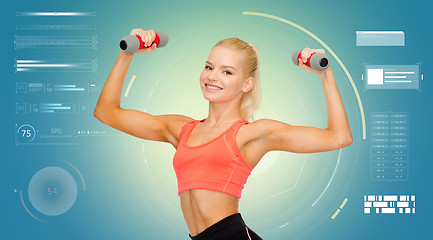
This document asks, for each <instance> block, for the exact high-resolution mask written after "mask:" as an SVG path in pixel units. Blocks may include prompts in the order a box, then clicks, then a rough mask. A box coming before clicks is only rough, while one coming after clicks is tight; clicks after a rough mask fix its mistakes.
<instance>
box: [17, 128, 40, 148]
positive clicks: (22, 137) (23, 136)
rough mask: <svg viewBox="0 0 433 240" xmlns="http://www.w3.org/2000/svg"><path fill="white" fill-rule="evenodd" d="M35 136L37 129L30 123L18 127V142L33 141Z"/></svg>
mask: <svg viewBox="0 0 433 240" xmlns="http://www.w3.org/2000/svg"><path fill="white" fill-rule="evenodd" d="M35 136H36V131H35V129H34V128H33V127H32V126H31V125H29V124H24V125H21V126H20V127H19V128H18V131H17V142H19V143H29V142H31V141H33V139H35Z"/></svg>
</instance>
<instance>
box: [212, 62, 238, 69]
mask: <svg viewBox="0 0 433 240" xmlns="http://www.w3.org/2000/svg"><path fill="white" fill-rule="evenodd" d="M206 63H209V64H211V65H213V64H212V63H211V62H209V61H206ZM223 67H225V68H233V70H236V69H235V68H234V67H232V66H229V65H223Z"/></svg>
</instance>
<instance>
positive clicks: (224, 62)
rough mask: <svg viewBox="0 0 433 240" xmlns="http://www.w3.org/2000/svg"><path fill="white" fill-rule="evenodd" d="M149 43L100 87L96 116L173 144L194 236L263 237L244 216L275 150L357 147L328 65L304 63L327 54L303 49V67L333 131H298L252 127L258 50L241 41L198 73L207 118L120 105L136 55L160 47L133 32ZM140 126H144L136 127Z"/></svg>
mask: <svg viewBox="0 0 433 240" xmlns="http://www.w3.org/2000/svg"><path fill="white" fill-rule="evenodd" d="M131 35H137V36H139V37H141V38H142V39H143V41H144V43H145V46H150V47H149V48H145V49H141V50H139V51H137V52H135V53H131V54H127V53H124V52H123V51H120V53H119V56H118V58H117V60H116V63H115V64H114V67H113V69H112V70H111V73H110V75H109V76H108V79H107V81H106V83H105V85H104V87H103V89H102V92H101V95H100V97H99V100H98V103H97V105H96V108H95V111H94V116H95V117H96V118H97V119H99V120H100V121H101V122H102V123H104V124H107V125H108V126H111V127H113V128H115V129H118V130H120V131H122V132H125V133H128V134H130V135H133V136H135V137H139V138H142V139H146V140H154V141H161V142H167V143H171V144H172V145H173V146H174V148H176V153H175V155H174V159H173V165H174V169H175V172H176V176H177V180H178V190H179V191H178V195H179V197H180V203H181V208H182V212H183V215H184V218H185V222H186V225H187V226H188V229H189V232H190V233H189V237H191V239H224V240H229V239H236V240H241V239H262V238H260V237H259V236H258V235H257V234H256V233H255V232H253V231H252V230H251V229H250V228H249V227H247V225H246V224H245V222H244V221H243V219H242V217H241V214H240V213H239V212H238V207H239V199H240V196H241V191H242V189H243V188H244V184H245V183H246V181H247V178H248V176H249V175H250V173H251V171H252V170H253V168H254V167H255V166H256V165H257V164H258V163H259V161H260V159H261V158H262V157H263V155H265V154H266V153H267V152H269V151H275V150H277V151H289V152H294V153H315V152H325V151H332V150H336V149H340V148H343V147H346V146H348V145H350V144H351V143H352V134H351V131H350V126H349V122H348V120H347V116H346V112H345V109H344V105H343V102H342V100H341V97H340V94H339V92H338V89H337V85H336V83H335V79H334V75H333V72H332V70H331V68H330V67H328V68H327V69H326V70H324V71H316V70H314V69H312V68H311V67H308V66H306V65H305V64H304V63H305V62H306V61H307V58H308V57H310V55H311V54H313V53H316V52H322V53H324V50H323V49H309V48H305V49H304V50H303V51H302V53H301V58H299V59H298V61H299V66H300V67H301V68H303V69H305V70H306V71H309V72H311V73H314V74H317V75H319V77H320V79H321V80H322V84H323V88H324V92H325V98H326V103H327V112H328V128H326V129H319V128H316V127H308V126H292V125H289V124H287V123H284V122H280V121H276V120H272V119H259V120H256V121H253V122H248V120H249V119H251V117H252V115H253V113H254V111H255V110H256V109H257V107H258V105H259V101H260V88H259V87H260V85H259V53H258V51H257V48H256V47H255V46H253V45H251V44H248V43H246V42H244V41H242V40H240V39H238V38H228V39H224V40H221V41H219V42H218V43H217V44H216V45H215V46H214V47H213V48H212V49H211V51H210V54H209V56H208V59H207V61H206V63H205V66H204V68H203V71H202V73H201V75H200V88H201V91H202V92H203V97H204V98H205V99H206V100H207V101H209V113H208V116H207V118H204V119H202V120H194V119H192V118H190V117H187V116H183V115H175V114H168V115H151V114H149V113H145V112H140V111H137V110H132V109H123V108H121V107H120V99H121V93H122V89H123V85H124V79H125V76H126V74H127V71H128V68H129V65H130V63H131V60H132V58H133V57H134V55H135V54H142V53H149V52H152V51H155V50H156V44H152V42H153V40H154V39H155V32H154V31H153V30H148V31H145V30H142V29H133V30H132V31H131ZM137 126H140V127H139V128H137Z"/></svg>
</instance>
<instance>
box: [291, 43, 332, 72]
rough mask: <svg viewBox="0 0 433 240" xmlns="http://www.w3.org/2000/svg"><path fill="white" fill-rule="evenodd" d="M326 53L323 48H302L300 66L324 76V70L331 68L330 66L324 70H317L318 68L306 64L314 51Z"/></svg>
mask: <svg viewBox="0 0 433 240" xmlns="http://www.w3.org/2000/svg"><path fill="white" fill-rule="evenodd" d="M318 52H319V53H325V50H323V49H310V48H305V49H304V50H302V52H301V58H298V62H299V66H300V67H301V68H303V69H305V70H306V71H308V72H312V73H315V74H317V75H319V76H323V75H324V74H325V73H324V71H326V70H328V69H330V67H328V68H327V69H326V70H324V71H317V70H316V69H313V68H312V67H310V66H307V65H305V63H306V62H307V59H308V58H309V57H310V56H311V55H313V53H318Z"/></svg>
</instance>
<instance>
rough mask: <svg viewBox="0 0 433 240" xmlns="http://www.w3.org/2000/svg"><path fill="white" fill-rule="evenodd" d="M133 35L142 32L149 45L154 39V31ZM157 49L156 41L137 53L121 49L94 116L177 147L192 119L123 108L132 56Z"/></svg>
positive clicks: (108, 123)
mask: <svg viewBox="0 0 433 240" xmlns="http://www.w3.org/2000/svg"><path fill="white" fill-rule="evenodd" d="M131 34H136V35H140V36H141V37H142V39H143V41H144V42H145V43H146V44H148V45H150V44H151V43H152V42H153V40H154V39H155V35H154V32H153V31H152V30H149V31H144V30H141V29H134V30H133V31H132V32H131ZM155 50H156V44H153V45H152V47H151V48H146V49H141V50H140V51H139V52H136V53H125V52H123V51H120V53H119V56H118V57H117V60H116V62H115V64H114V66H113V69H112V70H111V72H110V74H109V76H108V78H107V81H106V82H105V85H104V87H103V89H102V91H101V95H100V96H99V99H98V102H97V104H96V107H95V110H94V113H93V115H94V116H95V117H96V118H97V119H99V120H100V121H101V122H102V123H104V124H106V125H108V126H110V127H113V128H115V129H117V130H119V131H122V132H125V133H127V134H130V135H132V136H136V137H139V138H142V139H147V140H154V141H162V142H170V143H172V144H173V145H175V146H176V144H177V136H178V135H179V132H180V129H181V126H183V124H184V123H186V122H187V121H190V120H192V119H191V118H189V117H186V116H182V115H174V114H171V115H159V116H154V115H151V114H149V113H145V112H141V111H137V110H133V109H123V108H121V107H120V101H121V95H122V89H123V85H124V81H125V77H126V74H127V72H128V69H129V66H130V64H131V61H132V58H133V57H134V55H135V54H139V53H147V52H151V51H155Z"/></svg>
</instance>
